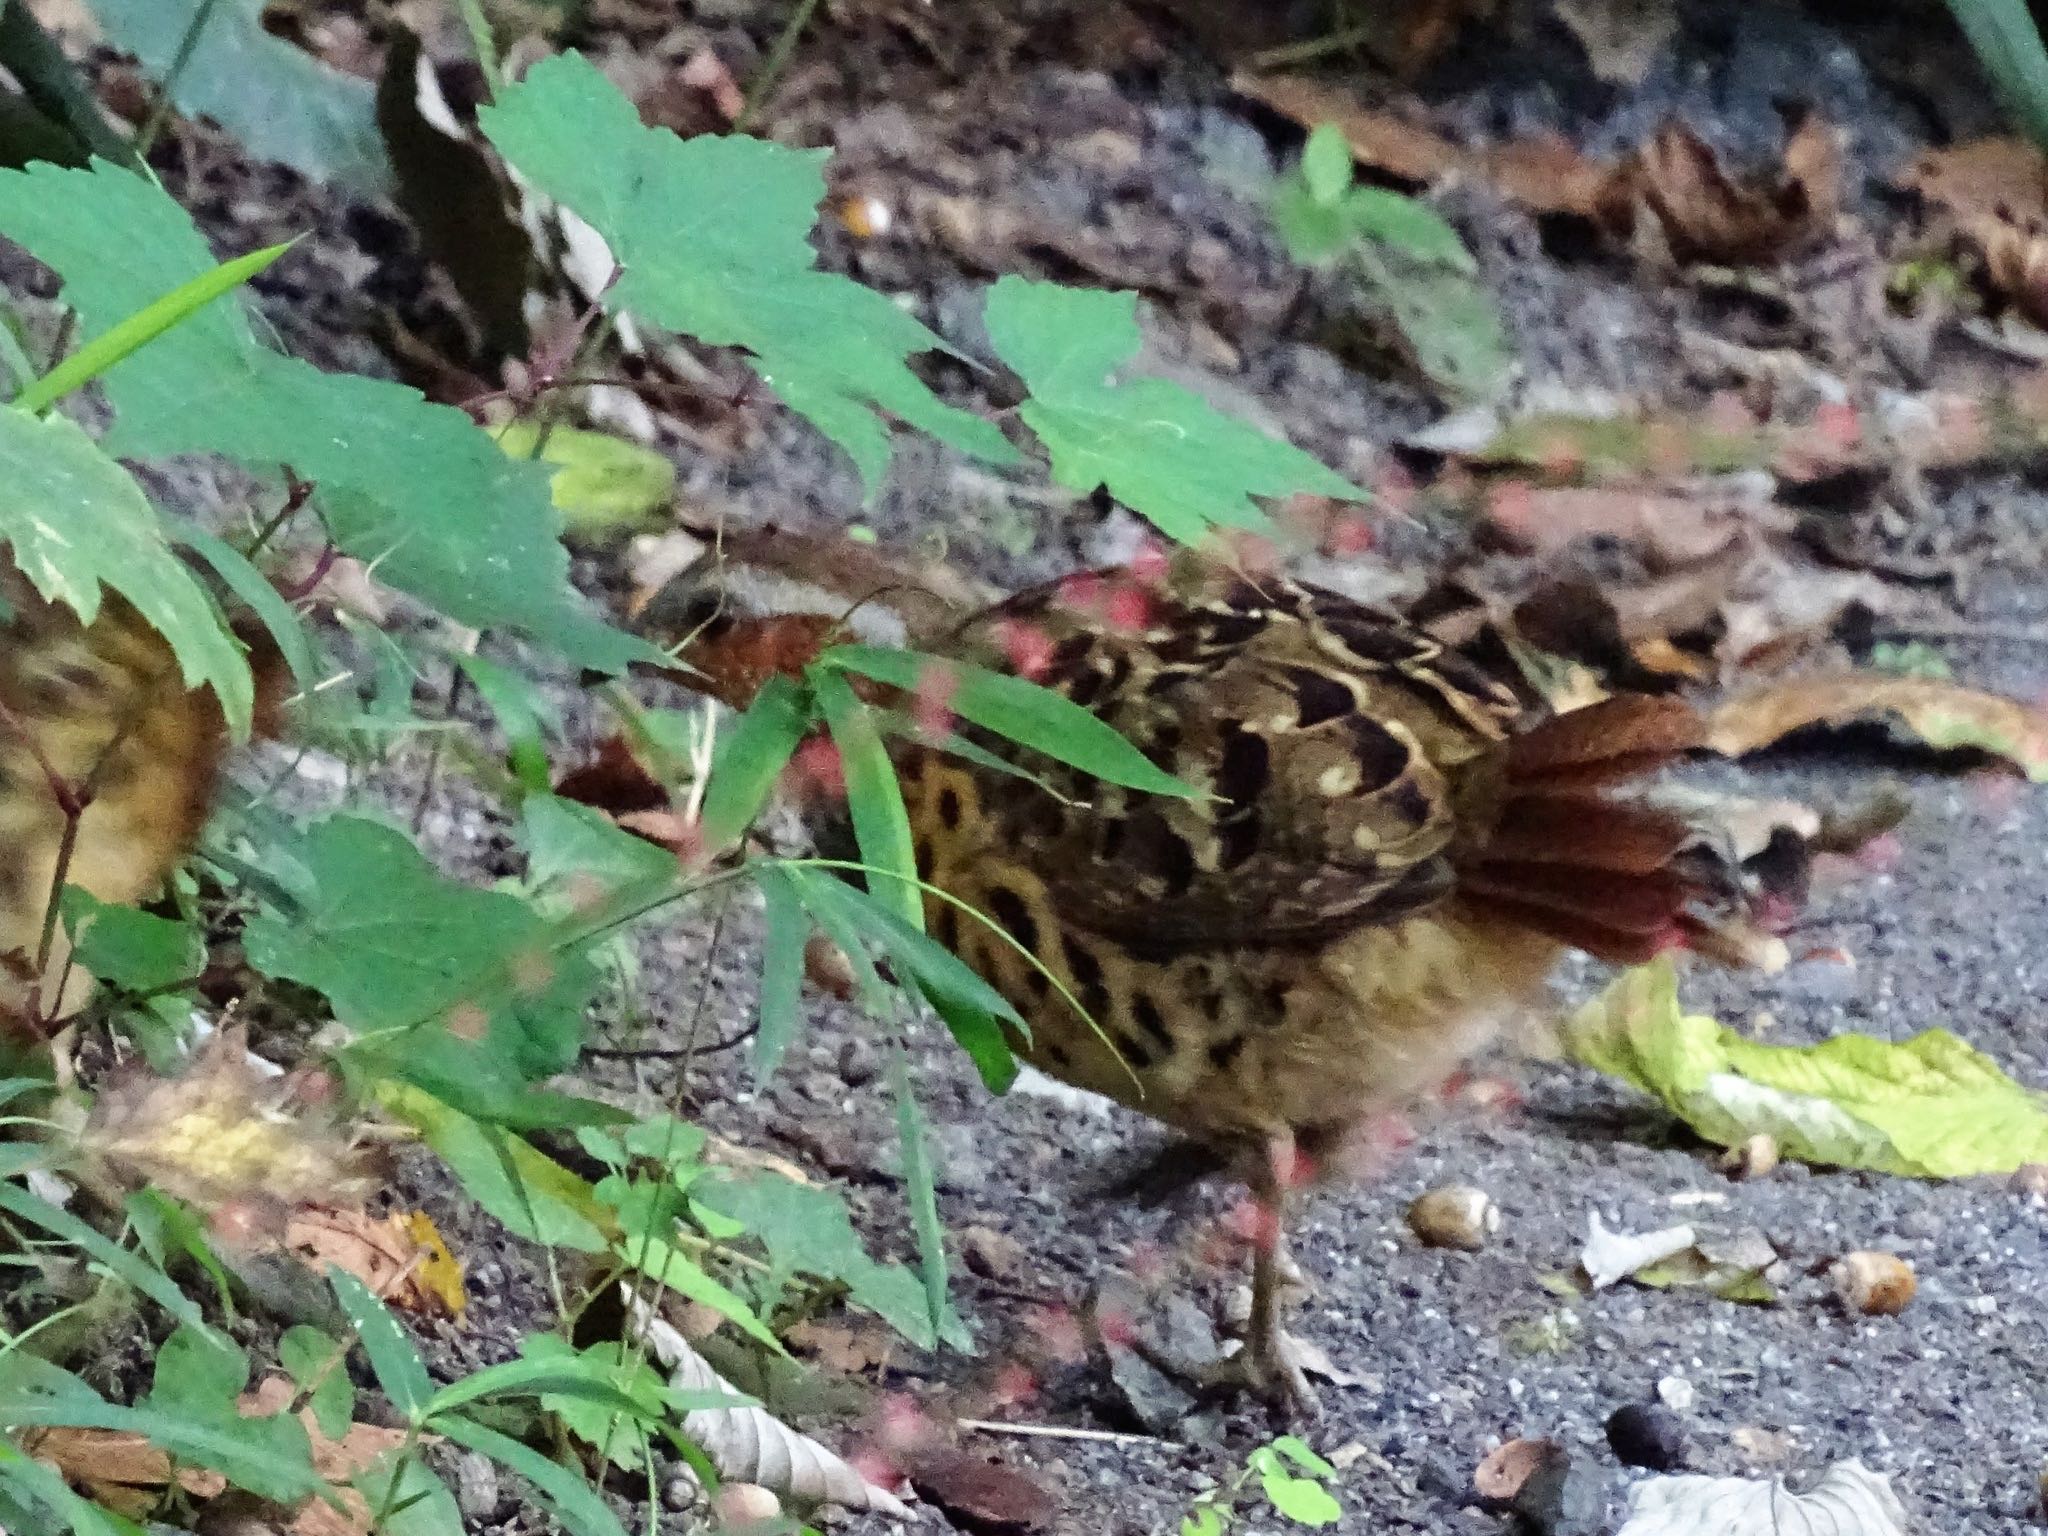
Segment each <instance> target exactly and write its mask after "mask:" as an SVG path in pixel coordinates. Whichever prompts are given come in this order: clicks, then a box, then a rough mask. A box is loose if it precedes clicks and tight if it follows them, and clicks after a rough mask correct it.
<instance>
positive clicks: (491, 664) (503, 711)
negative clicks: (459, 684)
mask: <svg viewBox="0 0 2048 1536" xmlns="http://www.w3.org/2000/svg"><path fill="white" fill-rule="evenodd" d="M454 661H455V664H456V665H457V666H458V667H460V668H461V669H462V672H463V675H464V676H465V677H467V678H468V679H469V681H470V684H471V686H473V687H474V688H475V689H476V694H477V697H478V698H480V699H482V700H483V702H484V706H485V707H486V708H487V709H489V710H490V712H491V714H492V716H493V717H494V718H495V719H496V720H497V722H498V729H499V730H501V731H503V732H504V733H505V745H506V751H507V756H508V757H509V759H510V760H511V763H512V772H513V774H514V776H516V777H517V778H518V780H519V783H520V785H521V787H522V788H524V789H526V790H527V791H529V792H530V793H533V794H542V795H544V794H546V793H547V792H548V786H549V784H550V783H551V782H552V780H551V777H550V775H549V772H548V737H549V735H551V734H559V732H560V731H561V728H562V720H561V714H560V711H558V710H557V709H556V708H555V706H554V705H553V703H552V702H550V701H549V699H548V697H547V695H546V694H544V693H542V692H541V689H540V685H539V684H538V683H537V682H535V681H534V680H533V679H532V678H530V677H528V676H526V675H525V674H524V673H520V672H515V671H514V670H513V669H512V668H510V667H508V666H504V665H502V664H501V663H499V662H495V661H493V660H491V658H490V657H488V656H478V655H475V654H474V653H472V652H469V651H461V652H457V653H456V654H455V657H454Z"/></svg>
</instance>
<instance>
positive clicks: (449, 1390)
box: [421, 1355, 644, 1419]
mask: <svg viewBox="0 0 2048 1536" xmlns="http://www.w3.org/2000/svg"><path fill="white" fill-rule="evenodd" d="M543 1395H548V1396H553V1397H560V1398H570V1399H573V1400H575V1401H576V1402H579V1403H584V1404H587V1405H591V1406H594V1407H598V1408H602V1409H604V1410H605V1411H606V1412H609V1413H624V1414H630V1415H633V1416H636V1417H638V1416H641V1415H642V1414H643V1412H644V1405H643V1404H642V1403H640V1402H639V1401H637V1400H636V1399H635V1398H633V1397H631V1396H629V1395H628V1394H627V1393H625V1392H623V1391H621V1390H620V1389H619V1386H618V1383H617V1382H616V1381H615V1380H613V1373H612V1372H611V1371H610V1370H608V1369H607V1368H605V1367H604V1366H603V1365H602V1364H600V1363H598V1362H596V1361H592V1360H586V1359H585V1358H583V1357H581V1356H578V1355H569V1356H565V1357H563V1358H560V1359H554V1358H540V1359H531V1360H506V1361H503V1362H501V1363H500V1364H497V1365H487V1366H485V1367H484V1368H483V1369H482V1370H480V1371H474V1372H472V1373H470V1374H469V1375H467V1376H465V1377H463V1378H462V1380H460V1381H457V1382H451V1383H450V1384H449V1385H447V1386H445V1387H443V1388H442V1389H441V1390H440V1391H438V1392H436V1393H435V1394H434V1396H433V1398H432V1400H431V1401H429V1402H428V1404H427V1406H426V1411H425V1413H423V1414H422V1415H421V1417H422V1418H426V1419H433V1418H438V1417H439V1416H440V1415H442V1414H445V1413H452V1412H453V1411H454V1410H455V1409H457V1408H465V1407H467V1406H468V1405H469V1404H471V1403H475V1402H481V1401H483V1400H484V1399H486V1398H500V1397H540V1396H543Z"/></svg>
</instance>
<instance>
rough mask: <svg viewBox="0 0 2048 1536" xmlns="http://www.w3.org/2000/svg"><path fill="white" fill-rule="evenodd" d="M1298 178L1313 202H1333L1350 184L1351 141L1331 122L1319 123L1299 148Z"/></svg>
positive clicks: (1348, 188) (1341, 195)
mask: <svg viewBox="0 0 2048 1536" xmlns="http://www.w3.org/2000/svg"><path fill="white" fill-rule="evenodd" d="M1301 179H1302V182H1303V184H1304V185H1305V186H1306V187H1307V188H1308V192H1309V195H1310V196H1311V197H1313V198H1314V199H1315V200H1316V201H1317V202H1319V203H1323V204H1334V203H1335V202H1337V201H1338V199H1340V198H1341V197H1343V195H1344V194H1345V193H1346V192H1347V191H1349V190H1350V187H1351V144H1350V141H1349V140H1347V139H1346V138H1345V137H1344V130H1343V129H1341V128H1339V127H1338V126H1337V125H1336V124H1335V123H1319V124H1317V125H1316V128H1315V131H1314V132H1312V133H1311V134H1309V136H1308V143H1307V144H1306V145H1304V146H1303V148H1302V151H1301Z"/></svg>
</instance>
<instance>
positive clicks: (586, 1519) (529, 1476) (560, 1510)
mask: <svg viewBox="0 0 2048 1536" xmlns="http://www.w3.org/2000/svg"><path fill="white" fill-rule="evenodd" d="M433 1427H434V1430H435V1432H436V1433H437V1434H442V1435H446V1436H447V1437H448V1438H449V1439H450V1440H453V1441H454V1442H455V1443H456V1444H457V1445H466V1446H468V1447H469V1448H470V1449H471V1450H472V1451H477V1452H480V1453H481V1454H483V1455H485V1456H488V1457H490V1458H491V1460H493V1461H495V1462H497V1463H498V1464H499V1465H500V1466H502V1467H506V1468H508V1469H509V1470H511V1471H513V1472H516V1473H518V1474H519V1475H520V1476H521V1477H523V1478H525V1479H526V1480H527V1481H528V1482H529V1483H531V1484H533V1486H534V1488H535V1490H536V1491H537V1492H538V1493H539V1494H540V1503H541V1506H542V1507H543V1508H544V1509H546V1510H547V1512H548V1513H549V1514H551V1515H553V1516H554V1517H555V1519H556V1520H558V1521H560V1522H561V1525H562V1528H563V1529H564V1530H566V1531H568V1532H569V1533H570V1536H625V1531H624V1529H623V1527H621V1526H620V1524H619V1522H618V1519H617V1517H616V1516H614V1515H613V1514H612V1512H611V1510H610V1509H609V1508H607V1507H606V1505H605V1502H604V1500H603V1499H601V1498H599V1497H598V1494H597V1490H596V1489H594V1488H593V1487H591V1486H590V1484H589V1483H588V1482H587V1481H586V1480H585V1479H584V1478H583V1476H582V1475H581V1474H580V1473H577V1472H572V1471H570V1470H569V1469H568V1468H567V1467H564V1466H562V1465H561V1464H560V1463H559V1462H553V1461H550V1460H548V1459H547V1457H545V1456H543V1455H541V1453H540V1452H539V1451H536V1450H534V1449H533V1448H532V1447H531V1446H528V1445H524V1444H522V1443H521V1442H519V1441H517V1440H514V1439H513V1438H512V1437H511V1436H510V1435H501V1434H499V1433H498V1432H497V1431H496V1430H495V1429H486V1428H485V1427H484V1426H483V1425H481V1424H479V1423H477V1422H475V1421H474V1420H473V1419H465V1418H462V1417H460V1416H459V1415H453V1414H451V1415H450V1416H448V1417H447V1418H444V1419H436V1420H435V1421H434V1426H433Z"/></svg>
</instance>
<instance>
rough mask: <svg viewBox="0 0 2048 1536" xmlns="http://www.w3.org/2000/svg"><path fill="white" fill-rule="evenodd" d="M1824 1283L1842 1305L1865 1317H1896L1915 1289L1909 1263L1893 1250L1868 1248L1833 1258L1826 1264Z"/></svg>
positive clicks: (1916, 1282)
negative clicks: (1890, 1251)
mask: <svg viewBox="0 0 2048 1536" xmlns="http://www.w3.org/2000/svg"><path fill="white" fill-rule="evenodd" d="M1828 1284H1829V1285H1830V1286H1832V1287H1833V1288H1834V1292H1835V1299H1836V1300H1837V1301H1839V1302H1840V1303H1841V1304H1842V1306H1843V1308H1844V1309H1846V1310H1847V1311H1850V1312H1856V1313H1860V1314H1862V1315H1863V1316H1865V1317H1896V1316H1897V1315H1898V1314H1899V1313H1901V1312H1903V1311H1905V1310H1906V1303H1907V1302H1909V1301H1911V1300H1912V1299H1913V1293H1914V1292H1915V1291H1916V1290H1918V1289H1919V1282H1918V1281H1917V1280H1915V1279H1914V1278H1913V1266H1912V1265H1910V1264H1908V1263H1907V1262H1906V1261H1905V1260H1904V1259H1902V1258H1900V1257H1899V1256H1898V1255H1897V1254H1895V1253H1879V1252H1876V1251H1875V1250H1872V1249H1862V1250H1859V1251H1858V1252H1855V1253H1845V1254H1843V1255H1842V1256H1841V1257H1840V1258H1839V1259H1837V1260H1835V1262H1834V1263H1833V1264H1831V1265H1829V1266H1828Z"/></svg>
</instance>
